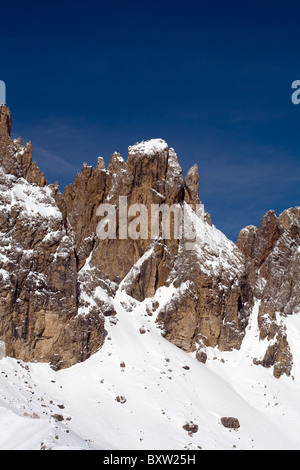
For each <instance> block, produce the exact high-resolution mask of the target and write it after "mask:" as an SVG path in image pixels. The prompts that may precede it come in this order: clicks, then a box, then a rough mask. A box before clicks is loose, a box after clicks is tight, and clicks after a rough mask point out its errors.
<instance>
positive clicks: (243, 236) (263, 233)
mask: <svg viewBox="0 0 300 470" xmlns="http://www.w3.org/2000/svg"><path fill="white" fill-rule="evenodd" d="M237 244H238V247H239V248H240V250H241V251H242V252H243V253H244V255H245V257H246V265H247V271H248V272H249V279H250V284H251V288H252V289H253V291H254V295H255V297H256V298H257V299H259V300H260V308H259V314H258V324H259V328H260V338H261V339H262V340H263V339H265V338H268V340H269V341H271V342H272V343H271V344H270V346H269V347H268V349H267V351H266V355H265V357H264V358H263V359H261V360H256V363H260V364H262V365H264V366H265V367H271V366H274V375H275V376H276V377H279V376H280V375H282V374H283V373H286V374H287V375H289V374H290V371H291V366H292V355H291V352H290V348H289V344H288V339H287V336H286V331H285V326H284V321H283V320H284V317H285V316H286V315H291V314H293V313H297V312H298V311H299V310H300V268H299V266H300V249H299V246H300V208H299V207H295V208H291V209H288V210H286V211H284V212H283V213H282V214H280V215H279V217H277V216H276V214H275V213H274V211H269V212H268V213H267V214H266V215H265V216H264V217H263V219H262V220H261V223H260V225H259V227H258V229H257V228H255V227H253V226H250V227H246V228H245V229H243V230H242V231H241V232H240V234H239V237H238V243H237Z"/></svg>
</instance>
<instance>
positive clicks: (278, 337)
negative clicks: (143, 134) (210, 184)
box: [0, 106, 300, 450]
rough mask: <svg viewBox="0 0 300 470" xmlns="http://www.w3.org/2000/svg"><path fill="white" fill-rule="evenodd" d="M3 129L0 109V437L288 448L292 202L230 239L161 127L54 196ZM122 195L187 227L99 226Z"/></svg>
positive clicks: (294, 350) (296, 273)
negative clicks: (157, 135)
mask: <svg viewBox="0 0 300 470" xmlns="http://www.w3.org/2000/svg"><path fill="white" fill-rule="evenodd" d="M10 128H11V119H10V112H9V110H8V108H6V107H4V106H2V107H1V108H0V157H1V162H0V204H1V211H0V358H1V360H0V372H1V373H0V414H1V419H0V430H1V433H0V448H1V449H106V450H110V449H111V450H113V449H114V450H116V449H123V450H127V449H147V450H151V449H171V450H187V449H190V450H200V449H288V448H292V449H297V448H299V447H300V438H299V435H300V432H299V431H300V424H299V423H300V421H299V413H300V406H299V404H298V402H299V400H298V399H297V397H298V395H299V388H300V376H299V371H298V369H299V351H300V344H299V341H300V329H299V328H300V290H299V286H300V282H299V281H300V278H299V277H300V270H299V258H300V248H299V247H300V209H299V208H298V207H296V208H292V209H288V210H287V211H284V212H283V213H282V214H280V215H279V217H277V216H276V215H275V213H274V212H272V211H270V212H269V213H267V214H266V216H265V217H264V218H263V220H262V222H261V224H260V226H259V227H258V228H256V227H253V226H250V227H247V228H246V229H244V230H242V231H241V233H240V236H239V240H238V243H237V245H235V244H234V243H232V242H231V241H230V240H228V239H227V238H226V236H225V235H224V234H223V233H222V232H220V231H219V230H218V229H217V228H216V227H215V226H214V225H213V223H212V221H211V217H210V215H209V214H207V213H206V212H205V209H204V205H203V204H202V203H201V202H200V200H199V197H198V193H199V187H198V180H199V176H198V168H197V165H195V166H194V167H192V168H191V169H190V170H189V172H188V173H187V175H186V177H185V178H183V176H182V171H181V168H180V165H179V163H178V159H177V155H176V153H175V151H174V150H173V149H171V148H169V147H168V145H167V143H166V142H165V141H163V140H162V139H152V140H150V141H147V142H141V143H138V144H135V145H133V146H131V147H129V149H128V158H127V161H125V160H124V159H123V158H122V157H121V156H120V155H119V154H118V153H114V154H113V155H112V157H111V161H110V163H109V165H108V167H107V169H106V168H105V165H104V161H103V159H101V158H99V159H98V162H97V166H96V169H94V168H92V167H90V166H87V165H86V164H84V165H83V168H82V172H81V173H79V174H78V175H77V177H76V179H75V181H74V184H73V185H70V186H68V187H67V188H66V189H65V191H64V193H63V194H61V193H60V191H59V189H58V186H57V185H48V183H47V181H46V178H45V175H43V174H42V173H41V172H40V170H39V169H38V167H37V166H36V164H35V163H34V162H33V161H32V152H33V149H32V146H31V144H30V143H29V144H26V145H23V144H22V142H21V140H20V139H17V140H14V141H12V140H11V138H10ZM124 198H126V203H127V205H128V207H137V205H139V207H141V206H143V207H144V208H145V210H146V211H147V213H150V212H151V209H152V208H153V206H155V205H156V206H157V205H164V207H166V206H167V207H173V208H174V211H178V214H179V216H180V220H184V221H185V223H188V225H189V227H191V228H192V231H193V233H194V234H196V238H195V240H193V241H192V242H191V241H190V240H188V239H187V236H186V235H185V236H183V237H176V236H175V235H174V230H173V231H172V230H171V233H172V234H173V235H171V236H170V237H166V236H165V235H166V234H165V233H159V235H158V236H156V237H152V238H151V237H150V236H147V237H146V236H145V237H143V238H137V239H134V238H133V237H131V238H128V237H127V238H126V237H122V236H120V234H121V233H122V230H123V228H122V227H121V218H120V217H121V216H118V218H117V219H116V236H115V237H114V238H107V239H101V238H99V233H98V232H97V224H98V222H99V213H98V212H97V209H98V208H99V205H101V204H109V205H110V206H113V207H114V208H115V210H116V213H118V214H119V213H120V210H121V205H122V204H123V201H124ZM131 220H132V219H129V220H128V221H127V222H126V223H127V225H128V224H130V221H131ZM174 227H175V219H174V220H173V219H172V218H170V229H174ZM127 228H128V227H127V226H126V229H127ZM149 232H150V227H147V233H149Z"/></svg>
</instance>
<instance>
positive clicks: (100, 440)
mask: <svg viewBox="0 0 300 470" xmlns="http://www.w3.org/2000/svg"><path fill="white" fill-rule="evenodd" d="M165 289H166V288H162V290H161V291H159V292H158V293H157V296H159V295H160V294H161V295H162V296H165V295H167V292H165ZM128 302H130V303H131V305H132V306H133V311H132V312H131V313H128V312H127V311H125V310H124V308H123V307H122V305H124V303H128ZM121 303H122V305H121ZM114 305H115V308H116V310H117V312H118V313H117V316H116V317H111V318H109V319H106V329H107V337H106V342H105V345H104V347H103V348H102V349H101V350H100V351H99V352H98V353H96V354H95V355H93V356H92V357H91V358H90V359H88V360H87V361H86V362H84V363H81V364H77V365H75V366H73V367H72V368H70V369H66V370H61V371H58V372H54V371H53V370H52V369H51V368H50V367H49V365H48V364H38V363H36V364H25V363H22V362H20V361H17V360H15V359H11V358H4V359H2V360H0V449H41V448H44V449H45V448H46V449H49V448H51V449H61V450H63V449H105V450H116V449H120V450H137V449H146V450H154V449H156V450H159V449H160V450H162V449H168V450H185V449H190V450H199V449H200V448H201V449H299V448H300V419H299V417H300V402H299V392H300V382H299V370H298V369H299V354H300V353H299V352H300V328H299V327H300V313H299V314H298V315H294V316H293V317H290V318H287V328H288V334H289V339H290V344H291V347H292V349H293V353H294V369H293V371H292V373H294V376H295V377H294V378H293V377H290V378H287V377H286V376H284V377H282V378H281V379H280V380H277V379H275V378H274V377H273V375H272V372H271V370H267V369H264V368H263V367H261V366H256V365H254V364H253V362H252V359H253V357H259V356H260V354H263V353H264V351H265V348H266V345H265V344H263V342H260V341H259V338H258V329H257V324H256V317H257V311H258V303H256V305H255V308H254V310H253V314H252V317H251V319H250V322H249V325H248V329H247V334H246V338H245V340H244V342H243V345H242V349H241V350H240V351H234V352H228V353H226V352H225V353H224V352H222V353H221V352H219V351H217V350H209V349H208V356H209V359H208V361H207V363H206V364H205V365H204V364H202V363H199V362H198V361H196V359H195V358H194V357H193V354H187V353H185V352H183V351H182V350H180V349H178V348H177V347H176V346H174V345H173V344H171V343H169V342H168V341H166V340H165V339H164V338H163V337H162V336H161V333H160V331H159V330H158V329H157V327H156V326H155V316H148V315H147V313H146V305H147V301H144V302H143V303H139V302H136V301H135V302H134V304H133V303H132V299H131V298H128V297H126V294H125V293H124V291H121V289H119V291H118V292H117V294H116V297H115V299H114ZM297 351H298V355H295V353H297ZM117 397H119V398H118V399H117ZM120 397H124V398H125V400H126V401H125V402H124V403H122V401H124V400H123V398H120ZM55 415H61V417H63V418H64V419H63V420H62V421H59V420H57V419H58V418H59V416H56V418H55ZM53 416H54V417H53ZM223 416H232V417H236V418H238V419H239V421H240V428H239V429H238V430H237V431H234V430H229V429H226V428H224V427H223V426H222V425H221V423H220V418H221V417H223ZM61 417H60V418H59V419H61ZM190 421H192V422H193V423H195V424H197V425H198V432H197V433H195V434H193V435H191V436H190V435H189V434H188V433H187V431H185V430H184V429H183V428H182V426H183V425H184V424H185V423H186V422H190Z"/></svg>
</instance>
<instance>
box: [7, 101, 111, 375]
mask: <svg viewBox="0 0 300 470" xmlns="http://www.w3.org/2000/svg"><path fill="white" fill-rule="evenodd" d="M0 115H1V119H0V121H1V144H0V158H1V166H0V204H1V211H0V338H1V340H2V341H3V342H4V343H5V349H6V354H7V355H10V356H14V357H17V358H19V359H23V360H26V361H30V360H38V361H43V362H45V361H46V362H50V363H51V364H52V366H53V367H56V368H59V367H65V366H70V365H72V364H75V363H77V362H79V361H81V360H84V359H86V358H87V357H88V356H89V355H90V354H91V353H93V352H95V351H96V350H97V349H98V348H99V347H100V346H101V344H102V343H103V327H104V320H103V317H102V315H101V313H100V312H99V311H95V310H94V311H91V312H89V313H88V314H87V315H86V316H83V315H78V314H77V313H78V304H79V295H78V285H77V283H78V279H77V259H76V252H75V250H74V243H73V240H72V238H71V237H70V236H69V235H68V232H67V229H66V226H65V224H64V218H63V215H62V212H61V211H60V209H59V207H58V205H57V204H56V201H55V199H54V197H53V193H52V187H51V186H48V185H47V183H46V180H45V178H44V176H43V175H42V174H41V172H40V171H39V169H38V168H37V166H36V164H34V163H32V160H31V158H32V146H31V145H30V144H27V145H25V146H23V145H22V143H21V140H20V139H18V140H15V141H12V140H11V139H10V136H9V131H10V114H9V111H8V109H7V108H5V107H1V112H0ZM54 193H55V190H54Z"/></svg>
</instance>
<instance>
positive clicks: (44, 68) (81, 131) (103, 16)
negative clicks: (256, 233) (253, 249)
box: [0, 0, 300, 241]
mask: <svg viewBox="0 0 300 470" xmlns="http://www.w3.org/2000/svg"><path fill="white" fill-rule="evenodd" d="M0 13H1V28H0V36H1V62H0V64H1V67H0V79H1V80H4V81H5V82H6V86H7V105H8V106H9V107H10V109H11V111H12V115H13V137H18V136H21V137H22V139H23V141H24V142H26V141H27V140H31V141H32V143H33V145H34V159H35V160H36V161H37V163H38V164H39V166H40V168H41V169H42V170H43V171H45V173H46V177H47V179H48V181H49V182H54V181H56V180H58V181H59V183H60V189H61V190H62V191H63V189H64V186H65V185H66V184H68V183H70V182H73V180H74V178H75V175H76V173H77V172H78V171H80V170H81V166H82V163H83V162H87V163H88V164H91V165H93V166H95V165H96V161H97V157H98V156H99V155H101V156H103V157H104V159H105V161H106V163H108V161H109V158H110V155H111V154H112V153H113V152H114V151H119V152H120V153H121V154H122V156H123V157H124V158H125V159H126V157H127V148H128V146H129V145H132V144H134V143H135V142H137V141H141V140H147V139H150V138H153V137H155V138H156V137H161V138H163V139H165V140H166V141H167V142H168V144H169V146H171V147H174V149H175V151H176V152H177V154H178V157H179V161H180V163H181V166H182V168H183V172H184V174H185V173H186V172H187V170H188V168H189V167H190V166H192V165H193V164H194V163H197V164H198V166H199V173H200V193H199V194H200V199H201V200H202V202H204V204H205V207H206V210H207V211H208V212H210V213H211V215H212V220H213V223H214V224H215V225H216V226H217V227H218V228H219V229H221V230H223V231H224V232H225V233H226V235H227V236H228V237H229V238H231V239H233V240H234V241H236V238H237V234H238V232H239V230H240V229H241V228H242V227H244V226H246V225H248V224H254V225H258V224H259V221H260V219H261V217H262V216H263V215H264V213H265V212H266V211H267V210H269V209H274V210H275V211H276V213H277V214H279V213H280V212H281V211H282V210H284V209H285V208H287V207H291V206H295V205H299V203H300V201H299V200H300V197H299V196H300V189H299V183H300V132H299V129H300V105H299V106H295V105H293V104H292V102H291V95H292V90H291V84H292V82H293V81H294V80H297V79H300V59H299V57H300V56H299V54H300V52H299V51H300V34H299V28H300V4H299V2H296V1H294V2H283V1H276V0H273V1H269V0H265V1H256V0H252V1H248V0H243V1H240V0H239V1H230V0H227V1H224V0H222V1H218V0H217V1H214V2H212V1H201V0H200V1H190V0H185V1H180V2H179V1H172V2H169V1H160V2H159V1H151V2H147V1H143V2H141V1H139V2H136V1H122V2H121V1H118V0H117V1H114V2H107V1H105V2H103V1H98V2H96V1H95V0H94V1H90V0H86V1H74V0H73V1H72V2H69V1H66V0H65V1H63V2H61V1H60V2H58V1H52V2H41V1H26V2H24V1H22V2H21V1H11V2H5V4H4V2H2V4H1V11H0Z"/></svg>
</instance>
